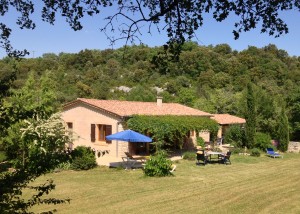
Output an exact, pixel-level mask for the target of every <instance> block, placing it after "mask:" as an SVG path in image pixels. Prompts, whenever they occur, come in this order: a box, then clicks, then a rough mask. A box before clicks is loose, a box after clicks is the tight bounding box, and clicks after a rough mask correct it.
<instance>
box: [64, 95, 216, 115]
mask: <svg viewBox="0 0 300 214" xmlns="http://www.w3.org/2000/svg"><path fill="white" fill-rule="evenodd" d="M77 102H83V103H86V104H89V105H91V106H94V107H96V108H99V109H103V110H105V111H108V112H111V113H113V114H116V115H119V116H121V117H123V116H132V115H136V114H137V115H178V116H180V115H190V116H208V117H211V116H212V114H209V113H207V112H203V111H200V110H197V109H193V108H190V107H187V106H184V105H181V104H178V103H162V105H161V106H158V105H157V103H156V102H136V101H121V100H97V99H85V98H78V99H77V100H75V101H73V102H70V103H67V104H65V105H64V107H67V106H69V105H72V104H75V103H77Z"/></svg>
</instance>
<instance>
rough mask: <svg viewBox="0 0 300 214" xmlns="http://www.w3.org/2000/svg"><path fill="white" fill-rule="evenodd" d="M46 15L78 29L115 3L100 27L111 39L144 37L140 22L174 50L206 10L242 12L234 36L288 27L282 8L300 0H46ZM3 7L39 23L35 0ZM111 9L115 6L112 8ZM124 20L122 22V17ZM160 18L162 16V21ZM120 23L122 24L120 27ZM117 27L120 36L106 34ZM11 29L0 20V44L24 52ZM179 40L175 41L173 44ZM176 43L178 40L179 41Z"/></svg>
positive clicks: (220, 16) (217, 14)
mask: <svg viewBox="0 0 300 214" xmlns="http://www.w3.org/2000/svg"><path fill="white" fill-rule="evenodd" d="M42 2H43V4H42V11H41V13H42V20H43V21H45V22H48V23H50V24H54V22H55V19H56V16H57V15H58V14H59V15H61V16H63V17H65V18H66V22H68V23H69V25H70V27H71V28H72V29H74V30H75V31H77V30H81V29H82V28H83V26H82V24H81V19H82V18H83V17H84V16H87V15H88V16H93V15H96V14H99V13H100V10H102V9H104V8H105V7H109V6H110V7H112V6H113V7H112V8H116V11H115V12H113V13H112V15H110V16H108V17H106V21H105V24H104V27H103V28H102V31H103V32H104V33H105V34H106V35H107V36H108V39H110V41H111V42H112V43H114V42H115V41H117V40H120V39H125V40H126V44H127V42H135V41H136V40H138V41H141V40H140V38H139V36H140V35H141V31H140V29H141V27H142V25H145V23H147V24H149V26H148V29H149V33H151V29H152V27H153V26H154V27H155V28H156V29H158V31H159V32H160V31H161V30H163V31H166V33H167V35H168V37H169V41H168V44H169V48H170V50H171V51H173V52H178V51H179V52H180V49H181V45H182V44H183V43H184V42H185V41H186V40H187V39H191V38H192V37H193V36H194V33H195V31H196V30H197V29H199V28H200V27H201V26H202V25H203V22H204V18H203V17H204V13H209V14H211V15H212V18H213V19H215V20H216V21H218V22H221V21H224V20H225V19H227V18H228V17H229V15H230V14H235V15H236V16H238V18H239V19H238V21H237V22H236V23H235V24H234V28H235V29H234V30H233V34H234V38H235V39H238V38H239V36H240V33H241V32H243V31H244V32H246V31H249V30H251V29H254V28H256V27H257V25H260V24H261V32H262V33H268V34H269V35H273V36H275V37H278V36H280V35H281V34H284V33H288V26H287V25H286V23H285V22H284V21H283V20H282V19H281V18H280V15H279V13H278V11H287V10H292V9H300V4H299V1H298V0H291V1H288V0H282V1H264V0H247V1H240V0H226V1H213V0H209V1H193V0H186V1H178V0H150V1H143V0H138V1H136V0H126V1H125V0H124V1H113V0H101V1H73V0H55V1H53V0H43V1H42ZM1 4H2V7H0V14H1V16H5V15H6V14H7V13H8V12H9V11H10V10H16V11H17V12H18V13H19V14H20V16H19V17H18V18H17V21H16V23H17V25H18V26H19V27H20V28H21V29H23V28H26V29H34V28H35V27H36V24H35V22H34V20H33V19H32V18H31V14H33V13H34V12H36V11H37V3H36V4H35V3H33V2H32V1H29V0H17V1H11V0H3V1H2V3H1ZM110 11H111V9H110ZM119 20H121V22H120V23H118V21H119ZM160 22H164V24H163V25H162V26H161V25H159V23H160ZM118 25H119V26H120V27H119V28H118ZM115 29H119V31H120V36H119V37H113V36H110V35H108V34H109V32H112V33H113V32H114V31H115ZM11 33H12V30H11V28H10V27H9V26H7V24H6V23H5V22H0V36H1V38H0V45H1V47H2V48H4V49H6V51H7V53H8V54H9V55H11V56H24V55H25V54H28V51H27V50H23V51H18V50H14V48H13V47H12V45H11V43H10V40H9V38H10V36H11ZM174 44H175V45H174ZM176 44H179V46H177V45H176Z"/></svg>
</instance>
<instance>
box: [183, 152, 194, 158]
mask: <svg viewBox="0 0 300 214" xmlns="http://www.w3.org/2000/svg"><path fill="white" fill-rule="evenodd" d="M182 159H185V160H195V159H196V153H195V152H190V151H189V152H185V153H183V155H182Z"/></svg>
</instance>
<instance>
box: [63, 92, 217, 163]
mask: <svg viewBox="0 0 300 214" xmlns="http://www.w3.org/2000/svg"><path fill="white" fill-rule="evenodd" d="M132 115H156V116H157V115H158V116H159V115H177V116H183V115H189V116H200V117H211V116H212V115H211V114H209V113H207V112H203V111H200V110H197V109H193V108H190V107H187V106H184V105H181V104H178V103H163V102H162V98H160V97H158V98H157V102H136V101H120V100H97V99H84V98H78V99H77V100H74V101H72V102H69V103H66V104H65V105H64V106H63V111H62V119H63V120H64V121H65V122H66V124H67V127H68V129H70V130H72V131H73V132H74V133H76V135H77V136H78V138H76V139H75V140H74V142H73V146H74V147H76V146H79V145H84V146H89V147H91V148H93V149H94V150H95V151H98V152H99V151H100V152H101V151H105V150H108V151H109V154H108V155H105V156H107V157H115V158H120V157H121V156H123V154H124V152H127V151H129V149H130V145H129V143H127V142H121V141H119V142H116V141H106V138H105V137H106V136H107V135H110V134H113V133H116V132H120V131H123V130H124V129H125V127H124V125H125V120H126V119H127V118H128V117H130V116H132ZM202 134H203V136H202V137H203V138H204V139H206V138H209V133H202ZM207 140H209V139H207ZM100 159H102V158H100ZM104 159H105V158H104ZM97 161H98V160H97ZM98 163H99V162H98Z"/></svg>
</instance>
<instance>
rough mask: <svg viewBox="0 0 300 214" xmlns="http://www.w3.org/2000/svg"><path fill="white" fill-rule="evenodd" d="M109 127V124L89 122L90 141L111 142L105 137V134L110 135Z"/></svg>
mask: <svg viewBox="0 0 300 214" xmlns="http://www.w3.org/2000/svg"><path fill="white" fill-rule="evenodd" d="M111 127H112V126H111V125H106V124H91V141H92V142H96V141H98V142H105V141H106V143H111V141H107V140H106V138H105V137H106V136H107V135H111V129H112V128H111Z"/></svg>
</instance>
